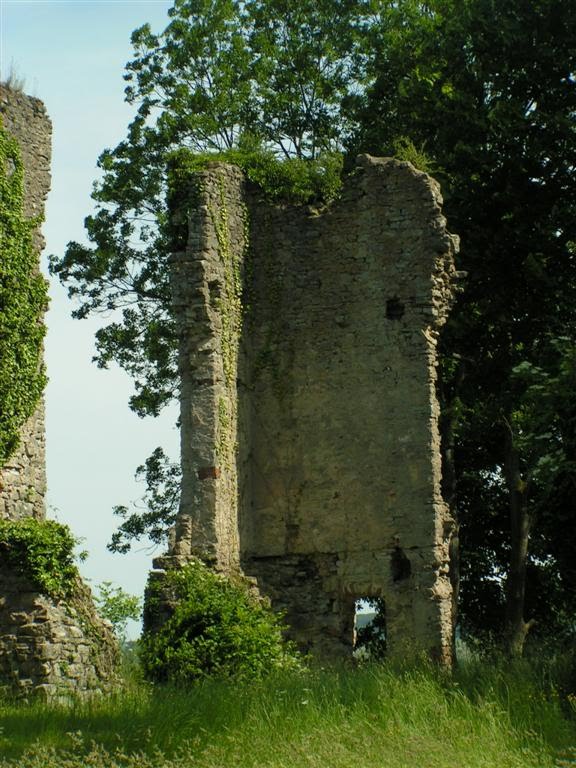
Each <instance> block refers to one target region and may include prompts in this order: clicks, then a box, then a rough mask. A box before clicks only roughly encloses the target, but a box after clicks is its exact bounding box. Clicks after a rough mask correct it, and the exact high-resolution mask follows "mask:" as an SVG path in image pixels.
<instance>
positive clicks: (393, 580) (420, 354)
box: [157, 156, 457, 663]
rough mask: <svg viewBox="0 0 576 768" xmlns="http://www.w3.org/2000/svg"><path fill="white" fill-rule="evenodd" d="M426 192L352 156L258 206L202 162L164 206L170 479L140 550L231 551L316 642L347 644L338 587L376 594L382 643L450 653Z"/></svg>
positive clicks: (349, 618)
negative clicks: (171, 241) (175, 444)
mask: <svg viewBox="0 0 576 768" xmlns="http://www.w3.org/2000/svg"><path fill="white" fill-rule="evenodd" d="M441 203H442V199H441V195H440V191H439V188H438V185H437V184H436V182H435V181H434V180H433V179H431V178H430V177H429V176H427V175H426V174H424V173H421V172H418V171H416V170H415V169H414V168H413V167H412V166H411V165H410V164H409V163H405V162H400V161H396V160H392V159H376V158H370V157H368V156H363V157H361V158H359V162H358V166H357V169H356V172H355V173H354V174H353V175H352V176H351V177H350V178H349V179H348V181H347V182H346V185H345V188H344V191H343V194H342V197H341V199H340V200H339V201H337V202H335V203H334V204H332V205H330V206H328V207H326V208H323V209H316V208H313V207H309V206H293V207H290V206H273V205H270V204H267V203H265V202H263V201H262V200H261V199H260V195H259V193H258V191H257V190H254V189H249V188H248V187H247V185H246V183H245V181H244V179H243V177H242V174H241V173H240V172H239V171H238V170H237V169H235V168H232V167H230V166H225V165H214V166H212V167H209V168H208V169H207V170H206V171H205V172H203V173H200V174H198V176H197V178H196V181H195V183H194V184H193V185H192V187H191V188H190V189H189V190H188V200H187V201H183V200H181V201H180V205H179V210H178V211H175V216H176V222H177V224H178V225H179V226H180V227H182V225H187V226H184V234H185V238H184V240H182V242H181V246H182V247H181V250H180V251H179V252H178V253H175V254H174V256H173V277H174V297H175V309H176V314H177V318H178V322H179V326H180V332H181V357H180V372H181V376H182V412H181V422H182V460H183V484H182V502H181V509H180V514H179V518H178V524H177V528H176V536H175V544H174V546H173V547H172V549H171V552H170V553H169V555H171V556H172V560H171V559H170V558H168V559H164V560H162V561H160V562H158V563H157V565H158V566H159V567H167V566H170V565H174V564H175V563H176V562H181V561H182V560H183V559H184V560H185V559H186V557H188V556H189V555H191V554H200V555H202V556H204V557H205V558H208V559H210V560H211V561H212V562H213V563H214V564H215V565H216V567H218V568H221V569H223V570H226V569H230V568H233V567H237V564H238V563H240V565H241V567H242V569H243V570H244V572H245V573H246V574H247V575H249V576H253V577H254V578H255V579H256V580H257V582H258V586H259V589H260V591H261V592H262V593H263V594H265V595H267V596H269V597H270V598H271V600H272V604H273V606H275V607H277V608H280V609H283V610H285V611H286V614H287V622H288V624H289V625H290V628H291V629H290V632H291V634H292V636H293V637H294V638H295V639H296V640H297V641H298V643H299V645H300V646H301V647H303V648H305V649H308V650H312V651H313V652H314V653H315V654H317V655H319V656H321V657H325V658H326V657H338V656H342V655H345V654H349V653H350V652H351V649H352V645H353V635H354V603H355V601H356V600H357V599H359V598H376V597H383V598H384V600H385V604H386V621H387V640H388V647H389V651H390V653H391V654H392V655H397V656H406V655H411V654H412V653H417V652H419V651H422V650H425V651H427V652H428V653H430V654H431V655H432V656H434V657H435V658H438V659H440V660H442V661H444V662H446V663H449V662H450V654H451V628H452V622H451V587H450V581H449V578H448V541H449V538H450V533H451V528H452V520H451V518H450V516H449V513H448V510H447V507H446V505H445V503H444V501H443V500H442V497H441V492H440V479H441V460H440V445H439V434H438V403H437V400H436V394H435V380H436V365H437V361H436V343H437V339H438V333H439V329H440V327H441V326H442V324H443V323H444V321H445V319H446V315H447V312H448V310H449V307H450V304H451V301H452V298H453V292H454V279H455V271H454V263H453V254H454V251H455V249H456V247H457V239H456V238H455V237H454V236H452V235H449V234H448V233H447V231H446V224H445V220H444V218H443V216H442V213H441ZM184 212H186V213H185V215H183V214H184ZM178 217H180V219H179V218H178ZM241 284H242V285H243V288H242V289H241ZM240 298H241V302H240Z"/></svg>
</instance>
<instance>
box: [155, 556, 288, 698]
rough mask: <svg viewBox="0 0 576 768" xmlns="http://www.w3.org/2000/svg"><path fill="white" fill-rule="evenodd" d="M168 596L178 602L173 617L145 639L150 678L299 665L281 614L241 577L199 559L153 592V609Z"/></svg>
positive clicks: (242, 673)
mask: <svg viewBox="0 0 576 768" xmlns="http://www.w3.org/2000/svg"><path fill="white" fill-rule="evenodd" d="M165 595H169V597H170V600H171V601H174V608H173V613H172V615H171V617H170V618H169V619H168V620H167V621H166V623H165V624H164V625H163V626H162V627H161V628H160V630H159V631H155V632H153V631H147V632H145V633H144V635H143V637H142V644H141V660H142V666H143V670H144V674H145V676H146V677H147V678H148V679H150V680H154V681H158V682H175V683H183V682H193V681H197V680H201V679H203V678H207V677H218V678H235V679H258V678H261V677H264V676H265V675H266V674H267V673H268V672H271V671H272V670H276V669H279V668H296V667H298V666H299V661H298V656H297V653H296V651H295V649H294V648H293V646H292V644H290V643H288V642H286V641H285V640H284V638H283V636H282V625H281V622H280V618H279V617H278V616H277V615H276V614H274V613H273V612H272V610H271V609H270V608H269V607H268V606H267V605H266V604H264V603H263V602H261V601H260V600H259V599H258V598H257V597H255V596H254V595H252V594H251V593H250V591H249V589H248V586H247V584H246V583H245V581H243V580H242V579H241V578H240V577H238V578H234V579H232V578H226V577H224V576H222V575H220V574H217V573H215V572H214V571H212V570H210V569H209V568H208V567H207V566H206V565H204V564H203V563H202V562H201V561H199V560H194V561H192V562H191V563H189V564H188V565H186V566H185V567H184V568H182V569H181V570H178V571H170V572H169V573H168V574H167V575H166V579H165V581H163V583H162V584H161V585H160V586H158V587H157V588H156V592H155V593H154V592H153V593H152V595H151V596H150V599H149V605H150V608H151V609H152V610H154V607H155V603H156V605H157V604H158V603H159V602H160V601H161V600H162V598H163V597H164V596H165Z"/></svg>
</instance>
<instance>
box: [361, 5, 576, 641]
mask: <svg viewBox="0 0 576 768" xmlns="http://www.w3.org/2000/svg"><path fill="white" fill-rule="evenodd" d="M568 5H569V4H568V3H567V2H566V0H539V2H535V3H520V4H516V3H514V4H510V3H504V2H501V1H500V0H441V1H440V2H433V3H427V4H422V3H418V2H411V1H409V0H408V1H407V2H403V3H398V4H396V5H395V7H394V8H393V9H392V10H391V12H390V13H389V14H388V19H387V25H386V26H385V27H381V28H380V30H379V35H378V37H377V40H376V42H375V48H376V50H377V56H376V59H375V70H376V75H377V77H376V82H375V85H374V87H373V88H372V89H371V91H370V93H369V95H368V98H367V99H366V102H365V105H364V112H363V114H362V117H361V122H362V127H361V130H360V132H359V134H358V136H357V138H356V146H359V147H361V148H363V149H365V150H368V151H372V152H373V153H375V154H387V153H390V152H391V151H392V150H393V147H394V141H397V140H398V137H399V136H406V137H408V138H409V139H410V140H411V141H412V142H413V143H414V144H415V145H416V146H424V147H425V151H426V152H427V153H428V154H429V155H430V157H431V159H432V161H433V162H434V163H435V164H436V166H437V168H438V169H439V175H440V177H441V181H442V182H443V189H444V191H445V196H446V206H445V208H446V212H447V217H448V220H449V221H450V225H451V227H452V228H453V230H454V231H456V232H458V233H459V234H460V236H461V239H462V251H461V256H460V259H461V263H460V266H461V268H463V269H465V270H466V271H467V272H468V279H467V285H466V290H465V292H464V293H463V294H462V296H461V298H460V300H459V302H458V304H457V306H456V309H455V311H454V312H453V315H452V317H451V320H450V322H449V325H448V327H447V329H446V332H445V333H444V335H443V340H442V348H441V354H442V358H443V360H442V371H441V379H442V381H441V387H440V393H441V396H442V400H443V402H442V410H443V425H442V426H443V438H444V449H445V467H446V472H445V476H446V478H447V479H448V481H450V480H451V478H454V479H455V480H456V482H457V494H456V492H455V491H456V489H455V488H454V487H448V486H449V485H450V483H449V482H448V483H445V485H446V486H447V487H446V488H445V490H446V495H447V496H448V497H449V498H451V499H452V500H453V509H454V512H457V513H458V516H459V518H460V525H461V540H462V542H463V561H464V564H465V567H464V569H463V573H462V577H463V578H462V583H463V619H464V621H465V622H467V623H468V625H469V626H470V627H472V628H474V629H475V630H478V629H479V628H480V627H482V626H484V628H485V627H486V623H485V622H486V620H487V618H488V614H487V608H488V607H489V606H490V600H494V599H496V603H495V605H501V606H502V608H503V610H502V612H498V615H497V616H496V615H492V617H491V618H492V620H493V621H494V624H493V625H492V626H494V627H496V626H497V627H498V628H499V630H500V631H503V632H504V633H505V634H506V638H507V640H506V642H507V647H508V649H509V651H510V652H511V653H514V654H518V653H520V652H521V649H522V646H523V643H524V639H525V636H526V632H527V629H528V628H529V627H530V626H531V622H529V621H526V620H525V611H526V588H527V585H528V582H529V577H530V572H531V571H532V572H534V571H535V572H541V573H542V572H543V571H544V570H545V569H546V568H547V567H548V565H549V562H550V561H549V557H551V552H552V550H553V549H554V545H553V542H552V540H551V539H549V538H547V537H546V536H545V534H544V528H545V520H546V518H549V517H550V516H551V517H553V518H554V519H555V520H557V521H558V520H559V519H560V518H561V515H566V512H567V510H566V508H564V511H562V507H561V506H560V507H555V508H553V509H550V504H551V502H552V498H553V494H552V495H551V489H550V488H549V487H548V489H546V487H545V486H543V485H542V484H541V483H539V482H536V478H535V477H534V472H535V470H536V467H538V466H541V465H540V464H539V462H540V461H541V459H542V457H543V456H544V454H540V458H537V456H536V453H535V452H534V450H535V447H536V446H537V445H538V446H540V447H543V446H544V443H545V441H541V440H540V441H539V440H536V436H537V435H538V434H539V430H541V429H543V428H544V427H543V425H542V421H541V420H540V421H539V420H537V419H536V409H534V408H532V409H531V410H530V409H527V406H526V402H527V400H526V398H528V395H529V389H530V385H528V382H527V380H526V378H522V377H520V376H519V375H518V371H519V370H522V366H525V365H528V366H536V367H537V368H538V370H541V371H549V369H548V365H549V364H550V360H549V359H547V357H546V354H545V350H546V341H547V340H548V339H550V338H555V337H558V336H562V335H563V333H564V330H563V329H565V328H569V327H573V324H574V307H575V306H576V305H575V302H574V298H575V297H574V288H575V286H576V280H575V278H576V273H575V271H576V262H575V259H574V250H573V245H572V244H573V242H574V239H575V235H576V231H575V225H576V218H575V216H574V213H575V210H574V207H575V202H576V177H575V174H574V169H575V167H576V141H575V129H576V123H575V115H576V81H575V78H574V74H573V73H574V72H575V71H576V61H575V56H576V51H575V48H574V44H573V40H574V34H575V32H576V29H575V22H574V20H573V17H572V16H571V14H570V12H569V7H568ZM566 19H570V21H568V22H567V23H565V20H566ZM548 416H549V414H548ZM564 418H565V417H564V416H563V415H562V414H561V413H560V412H558V419H560V420H564ZM528 421H530V426H528ZM570 429H573V426H570V424H569V423H568V422H564V427H563V429H562V430H561V431H562V434H566V433H568V432H569V431H570ZM527 434H531V435H532V436H533V438H534V439H532V440H527V438H526V436H527ZM543 434H544V433H543ZM565 439H566V438H565ZM452 449H453V450H452ZM451 458H452V462H453V463H451ZM563 466H564V471H565V472H566V473H568V475H569V476H570V477H571V478H573V477H574V474H573V468H572V467H571V466H570V465H569V464H568V463H565V464H564V465H563ZM452 485H453V484H452ZM559 501H560V500H559V499H558V497H557V495H556V502H559ZM567 501H568V499H566V498H565V499H564V500H563V502H562V504H565V503H566V502H567ZM547 505H548V509H549V513H548V515H544V514H543V513H542V510H543V509H544V508H545V507H546V506H547ZM506 531H507V533H506ZM548 535H549V534H548ZM530 537H531V538H532V541H533V542H534V543H535V544H536V542H537V543H538V546H537V547H533V554H532V555H531V554H530V551H529V548H528V543H529V538H530ZM546 539H547V540H546ZM503 579H504V580H505V582H506V588H505V589H501V585H502V581H503ZM533 586H534V587H535V588H536V584H535V582H534V580H533ZM488 595H489V596H490V598H489V599H487V598H488ZM567 600H569V595H568V591H565V592H564V602H565V604H566V601H567ZM530 602H531V603H532V604H534V603H535V602H538V601H534V600H533V599H531V601H530ZM540 603H541V607H542V606H545V604H546V603H545V599H544V596H543V595H542V599H541V600H540ZM540 612H541V613H545V611H544V612H542V611H540ZM548 620H550V617H549V618H548Z"/></svg>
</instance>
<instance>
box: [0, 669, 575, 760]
mask: <svg viewBox="0 0 576 768" xmlns="http://www.w3.org/2000/svg"><path fill="white" fill-rule="evenodd" d="M0 725H1V727H2V732H1V741H0V754H1V755H2V756H3V757H2V758H0V766H3V767H5V768H8V766H10V768H16V766H18V768H79V767H80V766H92V767H93V768H104V767H105V768H120V767H123V768H124V767H126V768H128V767H129V766H130V767H131V768H136V766H138V767H139V768H168V767H170V768H188V767H192V766H193V767H194V768H235V767H238V768H240V767H241V768H252V767H254V768H255V767H256V766H258V767H259V768H300V767H301V766H302V767H304V766H306V767H307V768H308V767H309V768H351V767H352V766H356V765H358V766H362V767H363V768H552V767H553V766H561V765H566V766H567V765H574V766H576V758H574V757H573V756H574V754H575V753H574V752H573V751H571V748H572V747H574V746H575V745H576V726H575V721H574V719H573V716H572V712H571V707H570V700H569V698H568V696H567V695H564V694H563V695H562V696H561V695H559V694H558V693H557V687H556V682H555V681H553V680H552V679H551V678H550V675H548V676H547V677H546V676H543V675H542V674H541V673H540V671H538V670H535V669H534V668H533V667H528V666H526V665H518V666H516V667H515V668H506V667H504V666H498V665H486V664H468V665H466V666H465V667H464V668H463V669H461V670H459V671H458V672H457V673H456V674H455V675H454V676H452V677H450V676H448V675H446V674H443V673H441V672H439V671H438V670H436V669H433V668H429V667H426V666H423V667H421V668H417V669H415V668H412V669H405V670H397V669H396V670H395V669H393V668H392V667H390V666H385V665H383V666H374V667H365V668H363V669H358V670H353V669H342V670H312V671H307V672H304V673H299V674H295V673H291V674H284V675H277V676H275V677H273V678H269V679H267V680H266V681H264V682H260V683H257V684H256V683H254V684H247V683H244V684H232V683H223V682H206V683H204V684H202V685H197V686H194V687H192V688H189V689H187V690H185V689H176V688H163V687H158V688H155V687H151V686H148V685H145V684H143V683H138V684H133V685H131V686H128V687H127V688H126V689H125V690H124V691H123V692H119V693H117V694H115V695H114V696H111V697H108V698H101V699H95V700H92V701H90V702H84V703H81V702H77V703H75V704H73V705H69V706H55V705H46V704H40V703H37V704H32V705H28V706H26V705H22V704H10V703H9V702H5V703H4V704H3V706H2V707H1V709H0Z"/></svg>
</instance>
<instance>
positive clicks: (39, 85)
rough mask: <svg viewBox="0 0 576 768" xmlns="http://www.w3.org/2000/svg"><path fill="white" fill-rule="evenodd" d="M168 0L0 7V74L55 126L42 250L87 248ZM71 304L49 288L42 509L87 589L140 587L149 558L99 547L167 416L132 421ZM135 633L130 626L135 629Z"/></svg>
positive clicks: (120, 379)
mask: <svg viewBox="0 0 576 768" xmlns="http://www.w3.org/2000/svg"><path fill="white" fill-rule="evenodd" d="M171 5H172V3H171V2H168V1H167V0H0V72H1V77H2V78H5V77H6V76H7V74H8V72H9V70H10V68H11V67H14V68H15V69H16V71H17V72H18V74H19V75H20V76H22V77H23V78H25V81H26V82H25V87H24V91H25V92H26V93H28V94H30V95H32V96H36V97H38V98H40V99H42V101H43V102H44V104H45V105H46V109H47V111H48V114H49V116H50V118H51V120H52V124H53V138H52V141H53V144H52V190H51V192H50V196H49V199H48V204H47V208H46V222H45V224H44V227H43V229H44V235H45V237H46V241H47V245H46V249H45V251H44V255H43V263H44V264H46V257H47V255H48V254H50V253H56V254H61V253H63V251H64V248H65V246H66V243H67V242H68V241H70V240H77V241H79V242H85V237H84V229H83V221H84V218H85V216H86V215H88V214H89V213H90V212H91V210H92V203H91V200H90V192H91V189H92V184H93V181H94V180H95V179H96V178H97V169H96V160H97V158H98V155H99V154H100V152H101V151H102V150H103V149H104V148H106V147H113V146H116V144H117V143H118V142H119V141H120V140H121V139H122V138H123V137H124V135H125V131H126V126H127V125H128V123H129V121H130V119H131V116H132V113H133V110H132V108H131V107H129V106H128V105H127V104H125V103H124V100H123V91H124V85H125V84H124V81H123V79H122V75H123V72H124V65H125V64H126V62H127V61H129V60H130V58H131V55H132V49H131V45H130V34H131V32H132V31H133V30H134V29H136V28H137V27H139V26H140V25H141V24H144V23H146V22H149V23H150V24H151V26H152V28H153V29H154V30H155V31H160V30H162V29H164V27H165V26H166V24H167V21H168V16H167V11H168V9H169V8H170V7H171ZM71 309H72V306H71V303H70V301H69V300H68V299H67V297H66V293H65V291H64V290H63V289H62V287H61V286H60V285H59V284H58V283H55V282H54V281H52V285H51V308H50V311H49V313H48V316H47V324H48V337H47V342H46V361H47V366H48V375H49V377H50V382H49V385H48V388H47V393H46V403H47V452H48V456H47V461H48V504H49V507H50V508H49V511H48V514H49V516H50V517H56V518H57V519H58V520H60V521H61V522H65V523H68V524H69V525H70V527H71V528H72V530H73V531H74V533H75V535H77V536H79V537H82V539H83V543H82V546H83V548H84V549H86V550H88V552H89V558H88V560H87V561H86V562H85V563H84V564H83V565H82V566H81V569H82V571H83V573H84V575H85V577H87V578H88V579H90V581H91V582H92V583H93V584H94V583H98V582H102V581H105V580H108V581H112V582H114V583H115V584H118V585H120V586H122V587H123V588H124V589H126V590H128V591H129V592H132V593H135V594H139V593H141V592H142V591H143V587H144V583H145V579H146V575H147V571H148V569H149V567H150V564H151V559H152V554H151V552H150V550H149V549H146V548H143V549H142V548H141V549H140V550H139V551H137V552H135V553H133V554H129V555H112V554H111V553H109V552H107V550H106V543H107V542H108V541H109V540H110V536H111V534H112V532H113V531H114V530H115V528H116V526H117V523H118V521H117V520H116V519H115V518H114V517H113V515H112V507H113V506H114V505H115V504H121V503H128V502H130V501H132V500H136V499H138V497H139V496H141V494H142V490H143V489H142V487H141V486H139V485H137V484H136V483H135V482H134V480H133V474H134V470H135V468H136V466H137V465H138V464H140V463H142V462H143V461H144V459H145V458H146V457H147V456H148V455H149V454H150V453H151V452H152V450H153V449H154V448H155V447H156V446H157V445H163V446H164V447H166V448H167V450H168V451H169V452H170V453H171V454H172V455H173V456H175V455H177V451H178V447H177V446H178V435H177V431H176V429H175V426H174V424H175V420H176V412H175V410H172V411H171V412H169V413H166V414H165V415H164V416H163V417H161V418H160V419H158V420H155V419H145V420H142V419H139V418H138V417H137V416H135V415H134V414H132V413H131V412H130V411H129V409H128V405H127V400H128V397H129V395H130V393H131V383H130V380H129V379H128V377H127V376H125V375H124V374H123V373H122V372H121V371H119V370H117V369H116V370H114V369H112V370H109V371H100V370H98V369H97V368H96V366H95V365H94V364H93V363H91V358H92V355H93V354H94V331H95V330H96V328H97V327H98V325H99V322H97V321H93V320H90V319H89V320H83V321H78V320H72V319H71V318H70V311H71ZM133 631H135V630H134V628H133Z"/></svg>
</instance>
